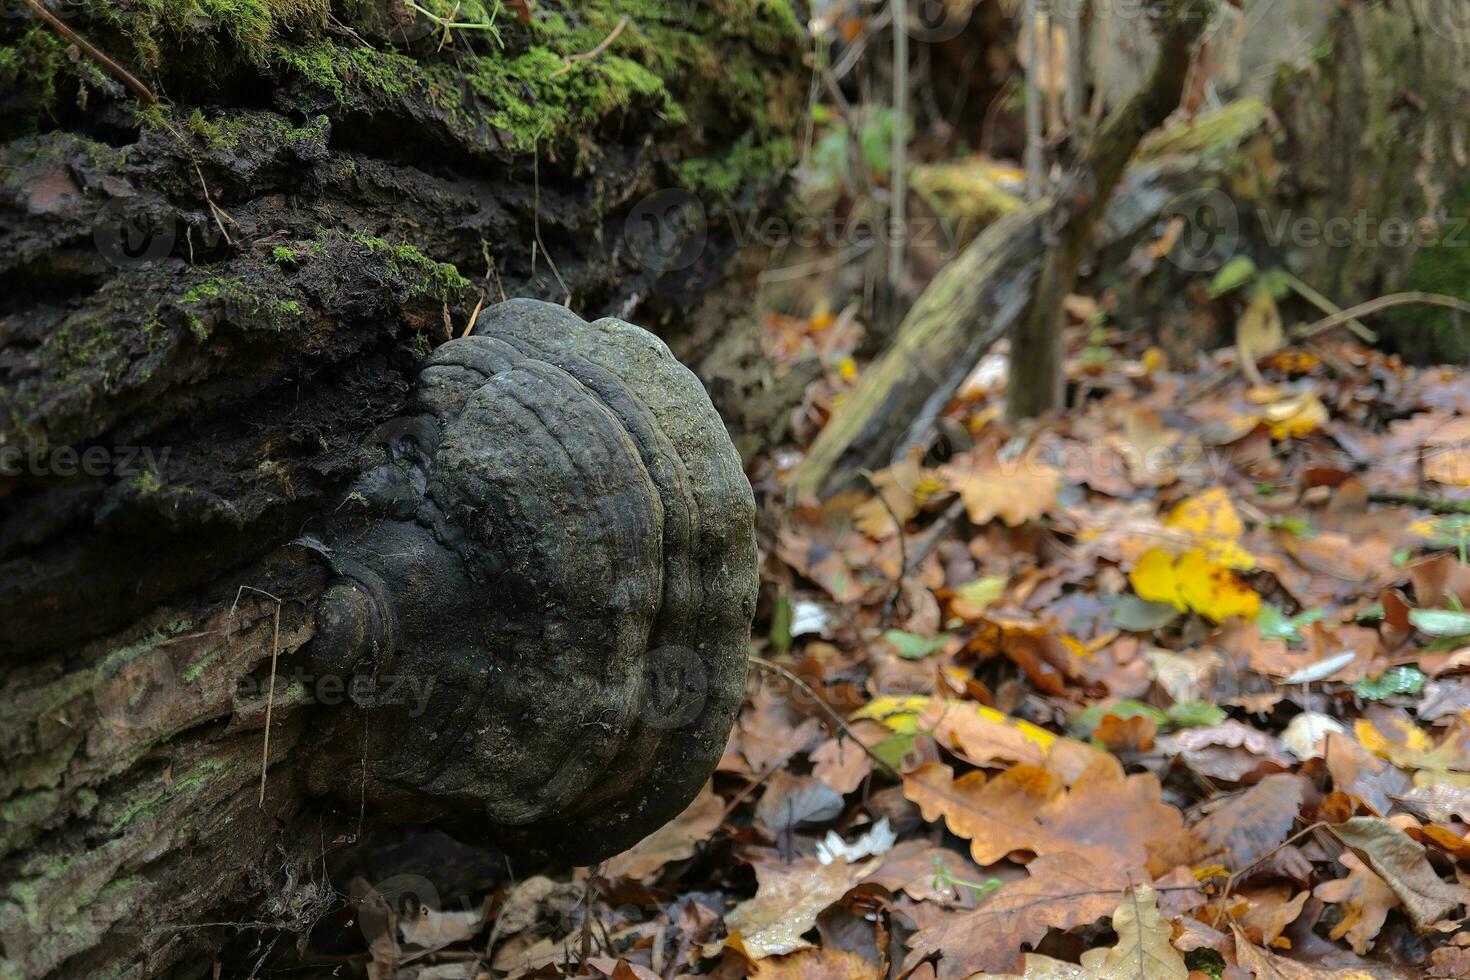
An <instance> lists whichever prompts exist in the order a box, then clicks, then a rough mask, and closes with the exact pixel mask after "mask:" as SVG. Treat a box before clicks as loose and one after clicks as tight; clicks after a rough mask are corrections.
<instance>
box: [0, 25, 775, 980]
mask: <svg viewBox="0 0 1470 980" xmlns="http://www.w3.org/2000/svg"><path fill="white" fill-rule="evenodd" d="M415 6H416V5H404V4H400V3H397V2H396V0H381V2H365V3H356V4H349V5H345V6H343V5H336V4H332V5H328V4H326V3H320V2H303V3H300V4H270V5H265V4H254V3H246V4H232V3H229V4H225V3H222V4H217V5H213V6H212V7H211V17H209V18H204V17H200V16H197V7H196V6H195V5H193V4H181V3H172V2H163V3H157V4H151V3H150V4H125V5H119V4H113V3H103V2H100V0H96V2H93V0H78V2H75V3H68V4H65V5H56V4H52V5H51V7H52V9H53V10H59V9H61V8H62V7H64V16H63V19H64V20H65V22H66V25H67V26H68V27H69V28H70V29H71V30H73V31H74V32H75V33H76V34H77V35H79V36H81V37H84V38H85V39H86V40H87V41H88V42H90V43H92V44H94V45H95V46H96V47H97V48H98V49H99V51H101V52H104V53H105V54H106V55H107V56H108V57H109V58H111V59H112V60H113V61H114V62H116V63H117V64H119V65H120V66H124V67H125V68H126V70H127V71H128V72H129V73H130V74H132V75H133V76H134V77H136V78H137V79H139V80H140V81H141V82H142V83H143V84H144V85H145V86H146V88H147V89H148V91H150V92H152V93H156V95H157V96H158V98H159V102H158V104H157V105H155V106H147V105H144V104H143V103H142V102H140V101H139V99H138V98H137V97H135V93H134V92H133V91H131V90H129V89H128V88H127V87H125V86H124V84H122V83H120V82H119V81H118V80H117V79H116V78H114V77H113V76H112V75H110V74H108V73H107V72H106V71H104V70H103V69H102V68H100V67H99V66H98V63H97V62H94V61H93V60H92V59H91V58H89V57H86V56H77V55H76V54H75V52H70V53H69V52H68V47H69V45H68V42H67V41H66V40H65V39H63V38H62V37H61V36H60V35H58V34H57V33H56V32H55V31H53V30H52V28H51V27H49V26H48V25H47V24H45V23H43V22H41V21H40V20H38V19H36V18H34V17H31V16H29V15H28V14H24V10H22V14H23V15H22V16H14V17H4V18H0V53H3V55H4V57H3V58H0V81H3V86H0V109H3V110H4V111H3V112H0V178H3V181H0V243H3V246H4V247H3V248H0V616H3V618H4V620H5V623H6V629H5V632H4V635H3V638H0V691H3V692H4V693H3V695H0V977H5V978H7V980H8V978H10V977H21V976H24V977H44V976H66V977H94V976H96V977H102V976H109V977H142V976H154V975H157V976H170V975H174V976H189V977H197V976H201V975H208V974H209V972H210V970H209V967H210V962H211V960H212V958H213V956H214V955H215V953H217V952H218V951H219V950H221V949H222V948H223V947H224V946H225V945H226V944H228V943H230V942H232V941H238V942H240V943H241V944H242V945H243V946H244V947H245V948H244V953H245V954H247V955H250V956H254V957H258V956H259V955H260V954H261V953H263V952H264V951H265V950H266V949H267V948H271V947H273V946H274V948H276V949H278V950H286V949H290V948H292V947H293V945H294V944H295V943H296V942H297V940H298V939H299V937H300V935H301V934H302V930H303V929H304V927H306V926H308V925H309V924H310V923H311V922H312V921H314V920H315V919H316V917H318V916H319V915H320V914H321V913H322V911H323V910H324V909H329V908H333V907H340V903H341V902H342V901H343V899H342V897H341V895H339V894H338V892H340V891H343V890H345V889H344V888H343V887H341V886H342V885H343V883H342V882H341V881H338V880H336V879H332V880H331V881H329V880H328V879H327V875H326V872H325V870H324V867H325V865H326V864H328V863H330V862H331V860H332V858H333V856H334V855H337V854H339V853H340V852H341V849H342V848H344V847H346V846H347V845H348V843H349V842H351V841H353V840H356V839H357V838H358V837H359V836H360V835H361V834H362V833H365V832H367V831H368V830H370V829H371V827H372V826H373V823H374V817H373V814H372V813H371V812H369V811H367V810H366V808H365V807H364V805H363V799H362V797H361V796H356V797H355V796H354V794H352V793H351V792H350V788H351V787H352V785H353V780H354V778H356V777H355V776H354V773H358V772H360V771H361V769H362V768H363V766H364V762H363V758H362V745H363V740H364V739H365V738H367V737H368V736H370V734H371V728H370V727H369V728H367V730H366V731H364V730H363V727H364V726H363V724H362V721H361V719H360V718H358V719H355V721H356V724H354V725H347V726H345V727H340V729H339V726H341V722H340V720H336V719H335V718H334V716H335V715H337V714H340V712H334V711H333V710H330V709H331V705H329V704H328V703H327V702H328V701H333V702H335V703H336V704H340V703H341V699H342V698H344V697H345V696H346V693H345V692H344V690H343V685H344V684H345V683H346V682H349V681H350V680H351V676H340V675H338V676H336V677H335V680H333V681H331V682H329V683H328V685H327V686H326V687H325V688H324V687H323V686H322V684H321V681H322V680H323V678H324V677H325V676H327V675H328V672H324V671H322V670H321V669H319V668H318V667H314V666H312V665H311V664H310V663H309V662H307V661H306V654H307V652H308V651H309V650H310V643H309V641H310V640H311V639H312V638H313V637H314V635H315V630H316V625H315V619H314V609H315V604H316V602H317V599H318V597H319V596H320V594H321V593H322V590H323V589H324V588H325V586H326V585H327V581H328V575H329V573H328V571H327V570H326V568H325V565H324V563H323V562H322V560H321V556H320V555H319V554H314V553H313V552H312V551H311V550H309V549H308V548H305V547H302V546H300V545H295V544H292V542H293V541H297V540H298V539H303V538H310V537H311V536H312V535H313V534H319V533H322V529H323V526H324V524H325V521H326V517H327V515H328V514H330V513H331V512H333V511H334V509H336V508H338V507H339V506H340V505H342V503H343V495H344V493H345V491H346V489H347V487H348V486H349V484H350V483H351V481H352V480H353V479H354V478H356V477H357V476H358V475H359V474H360V473H361V472H362V469H363V465H364V458H365V457H364V446H366V445H368V444H370V443H371V441H372V436H373V434H374V433H375V432H376V431H377V430H379V428H380V427H381V426H382V425H383V424H384V423H385V422H387V421H389V420H392V419H394V418H395V417H398V416H400V415H401V414H402V413H403V412H404V411H405V409H406V408H408V406H409V399H410V397H411V394H412V390H413V382H414V379H415V377H416V375H417V372H418V365H419V363H420V361H421V360H422V358H423V356H424V355H425V354H426V353H428V352H429V351H431V350H433V349H434V348H436V347H438V346H440V345H442V344H443V343H445V342H446V341H447V340H448V339H449V338H450V337H453V336H458V335H459V334H461V333H465V332H468V331H469V325H470V321H471V319H472V317H473V311H474V310H475V309H476V307H477V306H478V305H480V304H481V303H482V302H484V303H486V304H488V303H492V302H494V301H496V300H498V299H500V298H503V295H504V294H505V293H510V294H515V295H532V296H542V297H554V298H555V299H556V300H558V301H560V300H561V299H562V298H563V296H564V295H565V292H567V291H569V292H570V293H571V295H572V302H573V304H574V306H575V307H576V308H577V309H578V310H581V311H585V312H588V313H591V314H602V313H619V314H624V315H626V314H627V313H628V312H629V311H630V310H632V309H633V308H634V307H635V306H637V305H638V304H639V302H640V301H641V300H643V299H645V298H647V297H650V296H657V297H659V302H658V304H657V310H656V311H655V312H657V313H659V314H663V313H673V312H677V311H678V310H679V309H680V308H682V307H683V306H685V305H687V304H688V303H689V302H691V301H692V300H693V299H695V298H696V297H697V296H698V294H699V291H700V288H701V284H702V283H703V282H705V281H707V280H708V279H709V278H710V277H711V276H712V275H713V274H714V273H715V272H716V271H717V270H718V268H719V267H720V264H721V263H722V261H723V260H724V258H725V257H726V256H727V255H728V254H729V253H730V252H731V250H732V242H731V240H730V237H729V235H728V234H727V233H725V232H724V231H723V230H722V229H723V225H721V224H720V223H717V222H714V221H710V222H708V223H707V224H705V225H701V226H698V227H694V226H690V225H687V224H678V223H677V222H676V223H670V221H669V220H668V219H669V214H668V213H667V210H668V209H662V210H659V209H655V211H654V212H653V213H650V214H647V215H643V214H642V213H641V212H639V210H638V209H639V207H640V202H643V201H644V200H645V198H647V196H648V195H650V194H651V193H653V192H656V191H658V190H659V189H661V188H662V189H666V190H668V191H671V192H673V193H674V194H675V203H682V204H687V203H688V202H691V201H692V202H695V204H696V205H702V206H703V208H704V209H705V211H706V213H708V214H718V213H721V212H722V211H724V210H726V209H729V210H732V211H735V212H741V211H743V210H750V209H751V208H753V204H752V202H754V201H758V200H764V199H765V198H766V192H767V191H768V190H769V189H770V188H771V187H772V186H773V185H774V183H775V181H777V180H779V175H780V173H781V171H782V168H783V166H784V164H785V163H786V162H789V158H790V157H791V156H794V148H793V147H792V145H790V144H789V143H788V144H785V146H784V149H783V145H782V143H781V140H780V136H781V134H783V133H785V132H787V131H788V130H790V129H791V128H792V125H791V124H792V121H793V120H794V118H795V116H796V113H797V112H798V111H799V106H800V96H801V92H802V91H803V88H802V79H801V78H800V77H799V76H800V52H801V50H802V48H803V43H804V42H803V38H802V35H801V29H800V26H799V24H798V22H797V21H796V20H795V18H794V16H793V15H791V12H790V10H789V9H787V8H786V7H785V6H784V5H780V4H776V5H772V4H766V3H750V4H744V3H736V4H732V5H728V6H727V7H726V8H723V9H722V10H721V11H720V12H718V13H717V12H715V11H713V10H712V9H704V8H702V7H701V8H699V9H697V10H693V11H691V10H688V9H685V8H684V7H683V6H682V5H681V6H678V7H677V9H675V8H674V7H670V8H669V10H668V11H664V12H662V14H661V11H660V8H659V5H658V4H639V5H637V8H638V9H637V11H634V10H633V8H632V7H631V6H629V5H625V4H618V3H613V2H608V3H603V2H597V3H591V4H586V5H578V6H577V7H576V8H575V16H572V15H571V14H572V9H573V8H571V7H570V6H564V5H561V4H558V3H557V2H555V0H547V2H542V3H538V4H537V10H538V14H540V15H544V19H545V21H546V22H547V23H545V24H542V25H541V27H540V28H538V30H537V31H536V32H535V33H532V32H531V31H530V30H529V29H523V28H521V27H518V26H516V24H514V23H512V22H511V20H510V19H509V18H507V17H500V18H499V19H498V21H497V23H496V28H497V30H498V32H499V35H500V42H499V43H497V42H495V41H494V39H493V38H492V37H491V36H490V32H488V31H474V32H470V31H468V30H465V29H461V26H462V25H460V24H459V22H458V21H453V22H451V23H449V24H448V25H445V24H443V23H436V22H429V21H426V20H424V19H423V18H422V17H421V16H416V15H415V14H414V13H413V12H412V10H413V8H414V7H415ZM430 6H433V5H432V4H431V5H430ZM474 6H475V5H474V4H466V5H465V9H466V10H467V11H468V10H469V9H470V8H472V7H474ZM492 6H493V5H491V4H486V5H484V7H485V10H486V11H488V10H489V9H490V8H491V7H492ZM451 7H453V8H454V9H459V5H456V4H449V5H445V10H448V9H449V8H451ZM624 7H626V8H627V9H623V8H624ZM487 16H489V15H488V14H487ZM478 17H479V14H478V13H476V14H473V16H472V15H471V14H470V13H466V14H465V16H464V18H462V19H464V20H466V21H467V22H468V21H470V20H473V19H475V18H478ZM623 17H627V18H628V20H627V24H626V26H625V27H624V29H622V30H621V31H619V32H617V33H616V34H615V35H614V28H615V27H616V26H617V24H618V23H620V22H621V20H622V18H623ZM558 24H566V25H569V26H568V27H567V31H568V33H567V34H566V36H565V37H564V38H560V39H559V40H558V39H557V38H556V36H555V30H556V29H557V28H556V25H558ZM471 34H473V35H474V36H473V37H472V36H470V35H471ZM603 40H606V41H607V43H606V45H604V46H603V48H602V50H601V52H600V53H599V54H598V55H597V56H596V57H595V58H590V59H588V60H571V61H570V65H571V67H570V68H569V69H567V70H562V69H563V68H564V66H565V64H566V63H567V58H568V56H570V55H575V54H578V53H583V52H590V51H592V50H593V49H594V48H596V46H597V45H598V42H600V41H603ZM709 64H717V65H719V66H720V73H719V77H718V78H713V77H711V75H710V74H709V73H707V72H706V71H705V67H706V66H707V65H709ZM732 77H733V78H739V79H741V80H742V81H744V82H746V83H749V84H744V85H743V86H740V87H738V88H737V87H736V86H732V85H730V84H728V79H729V78H732ZM578 99H583V100H584V101H583V102H580V103H579V102H578V101H577V100H578ZM752 146H754V147H757V148H758V149H756V150H752ZM654 203H655V204H657V203H658V199H655V200H654ZM650 238H651V239H652V240H651V241H650ZM686 246H688V249H687V251H686ZM686 260H687V261H686ZM552 261H554V262H555V267H556V269H557V270H559V273H560V277H559V278H560V281H559V278H558V276H557V275H555V274H553V272H552V266H551V262H552ZM562 281H564V283H565V286H566V290H565V291H564V290H563V287H562V285H561V282H562ZM483 317H484V314H482V315H481V319H483ZM705 428H709V427H708V425H705ZM716 430H717V427H716ZM89 450H95V451H97V453H100V456H97V455H95V454H94V455H93V456H92V457H88V456H87V455H86V454H87V452H88V451H89ZM79 459H80V460H83V461H85V460H89V459H90V460H91V462H80V463H79ZM242 587H246V588H245V589H244V591H243V593H242V591H241V589H242ZM257 590H258V591H257ZM263 593H264V594H269V595H271V596H277V597H280V600H281V602H280V604H279V606H278V605H277V603H276V602H275V601H273V600H271V599H268V598H266V597H265V595H263ZM237 599H238V603H237ZM232 609H233V612H232ZM278 611H279V616H280V636H279V642H278V643H277V642H275V640H274V639H273V638H274V632H275V631H274V623H275V619H276V616H277V613H278ZM273 658H274V659H275V660H276V665H275V669H274V671H273V670H272V667H271V661H272V659H273ZM273 675H274V678H275V684H274V695H273V696H272V695H271V693H270V691H271V686H272V684H271V678H272V676H273ZM406 693H407V694H409V695H410V696H412V694H413V692H406ZM268 714H269V716H270V726H271V727H270V732H271V734H270V739H269V750H268V758H267V759H266V762H267V765H266V766H265V786H264V790H265V791H264V796H263V803H262V797H261V783H260V780H261V774H262V754H263V752H265V751H266V745H265V742H266V740H265V738H264V726H265V724H266V716H267V715H268ZM323 740H325V744H330V745H333V746H334V751H333V752H332V753H330V754H327V753H323V752H321V751H319V747H320V745H322V744H323ZM328 763H330V765H331V770H330V775H331V776H332V779H331V780H328V779H327V778H326V773H324V772H323V767H325V766H327V765H328ZM344 785H345V786H346V787H348V789H349V791H346V792H344V791H342V787H343V786H344ZM334 789H335V790H336V795H332V794H331V793H329V792H328V790H334ZM344 797H346V799H344ZM232 923H233V924H234V925H232ZM277 930H279V932H280V935H279V936H277V935H276V934H275V933H276V931H277ZM257 940H259V942H260V946H259V948H256V947H254V946H253V945H252V944H254V943H255V942H256V941H257Z"/></svg>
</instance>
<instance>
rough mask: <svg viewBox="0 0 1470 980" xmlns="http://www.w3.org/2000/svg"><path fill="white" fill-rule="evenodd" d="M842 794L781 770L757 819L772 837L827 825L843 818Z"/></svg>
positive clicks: (772, 780)
mask: <svg viewBox="0 0 1470 980" xmlns="http://www.w3.org/2000/svg"><path fill="white" fill-rule="evenodd" d="M844 806H845V803H844V801H843V799H842V794H841V793H839V792H837V791H836V790H835V789H833V788H832V787H831V786H828V785H827V784H826V783H824V782H822V781H821V780H820V779H817V778H816V777H815V776H793V775H792V774H791V773H790V772H788V771H787V770H785V769H778V770H777V771H776V772H775V773H774V774H773V775H772V776H771V778H770V780H769V781H768V783H767V786H766V791H765V793H764V794H763V795H762V796H761V798H760V802H759V803H757V804H756V807H755V819H756V821H757V822H759V823H760V825H761V826H762V827H764V828H765V829H766V830H767V831H769V832H770V833H772V834H782V833H786V832H787V831H791V830H795V829H796V828H797V827H802V826H805V825H807V824H816V823H827V822H828V821H830V820H835V819H837V818H838V817H839V816H841V815H842V810H843V807H844Z"/></svg>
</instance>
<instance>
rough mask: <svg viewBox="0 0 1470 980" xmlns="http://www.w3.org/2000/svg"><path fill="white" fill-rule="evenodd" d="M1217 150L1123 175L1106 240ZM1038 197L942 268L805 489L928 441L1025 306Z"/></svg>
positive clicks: (1168, 195) (824, 436)
mask: <svg viewBox="0 0 1470 980" xmlns="http://www.w3.org/2000/svg"><path fill="white" fill-rule="evenodd" d="M1218 166H1219V161H1218V157H1217V156H1216V155H1211V156H1208V157H1203V156H1177V157H1166V158H1162V159H1159V160H1149V161H1144V162H1140V163H1139V164H1138V165H1137V166H1135V167H1134V168H1133V169H1132V170H1130V171H1129V172H1128V174H1127V175H1126V176H1125V177H1124V179H1123V187H1122V188H1121V189H1120V190H1119V192H1118V193H1117V194H1116V195H1114V198H1113V201H1112V202H1111V203H1110V205H1109V207H1108V210H1107V213H1106V215H1105V216H1104V219H1103V227H1102V229H1101V232H1100V238H1101V239H1102V241H1103V242H1104V243H1109V242H1119V241H1124V240H1126V239H1128V238H1130V237H1132V236H1134V235H1137V234H1138V233H1139V232H1140V231H1141V230H1143V229H1145V228H1151V227H1152V226H1153V224H1154V222H1155V221H1156V220H1157V219H1158V218H1159V217H1160V216H1161V215H1162V214H1164V213H1165V212H1166V210H1167V209H1168V208H1169V207H1170V205H1171V204H1173V203H1174V202H1175V201H1176V199H1177V195H1178V194H1179V193H1180V192H1181V191H1183V190H1184V189H1186V188H1190V187H1194V186H1197V185H1198V184H1199V183H1200V182H1201V181H1208V180H1210V179H1212V176H1213V175H1214V174H1216V173H1217V168H1218ZM1050 206H1051V205H1050V201H1049V200H1043V201H1039V202H1037V203H1035V204H1032V205H1029V206H1027V207H1026V208H1025V209H1023V210H1021V211H1016V212H1013V213H1011V214H1007V215H1005V216H1004V217H1001V218H1000V219H998V220H997V221H996V222H995V223H994V224H992V225H990V226H989V227H988V228H986V229H985V231H983V232H982V233H981V234H980V235H979V236H977V237H976V238H975V240H974V241H973V242H971V243H970V244H969V245H968V246H966V248H965V249H964V250H963V251H962V252H961V253H960V254H959V255H958V256H957V257H956V258H955V259H954V261H952V262H950V263H949V264H948V265H947V266H945V267H944V269H942V270H941V271H940V273H939V274H938V275H937V276H935V278H934V280H933V281H932V282H931V283H930V284H929V286H928V288H927V289H925V290H924V292H923V294H921V295H920V296H919V299H918V300H917V301H916V302H915V303H914V306H913V308H912V309H911V310H910V311H909V313H908V315H907V316H906V317H905V318H904V320H903V323H902V324H901V325H900V327H899V329H898V334H897V336H896V338H895V340H894V342H893V345H892V346H891V347H889V348H888V350H886V351H885V352H884V353H883V354H882V355H881V356H880V357H879V358H878V359H877V360H875V361H874V362H873V363H872V364H871V365H870V366H869V367H868V369H867V370H866V371H865V372H864V373H863V376H862V378H861V379H860V380H859V382H858V384H857V386H856V387H855V388H854V389H853V390H852V391H851V392H849V393H848V394H847V395H846V397H845V399H844V400H843V401H842V402H841V403H840V405H839V406H838V408H837V410H836V412H835V414H834V415H833V417H832V420H831V421H830V422H828V424H827V425H826V427H825V428H823V429H822V431H821V433H820V434H819V435H818V436H817V439H816V441H815V442H814V443H813V444H812V447H811V450H810V451H809V452H808V453H807V456H806V458H805V459H804V460H803V461H802V462H801V464H800V465H798V467H797V469H796V471H795V473H794V474H793V478H792V479H793V482H792V486H793V487H794V489H795V492H796V493H797V494H798V495H799V496H802V495H825V494H829V493H832V492H836V491H838V490H841V489H844V488H848V487H851V486H853V485H855V484H856V481H857V480H858V479H859V475H860V473H861V471H862V470H864V469H881V468H882V467H884V466H888V465H890V464H891V463H893V462H894V461H896V460H897V459H898V458H900V457H901V456H902V454H903V452H904V450H905V447H907V446H910V445H913V444H915V443H923V444H926V445H927V444H928V442H930V441H931V440H932V439H933V436H934V433H933V431H932V428H933V420H934V419H935V417H936V416H938V415H939V413H940V412H942V411H943V410H944V407H945V405H946V404H947V403H948V401H949V399H950V398H951V397H953V395H954V392H955V390H956V389H957V388H958V387H959V385H960V383H961V382H962V381H963V380H964V379H965V376H966V375H967V374H968V373H969V372H970V370H971V369H973V368H974V366H975V363H976V361H977V360H978V359H979V357H980V356H981V355H982V354H983V353H984V352H985V351H986V350H987V349H988V348H989V347H990V346H991V345H992V344H994V343H995V342H996V341H997V340H999V339H1000V338H1001V337H1003V336H1005V335H1006V333H1007V332H1008V331H1009V330H1010V329H1011V327H1012V326H1014V325H1015V324H1016V323H1017V322H1018V321H1019V320H1020V318H1021V317H1022V316H1023V315H1024V314H1025V311H1026V309H1027V306H1028V304H1029V303H1030V301H1031V297H1032V295H1033V292H1034V288H1035V287H1034V283H1035V281H1036V277H1037V275H1038V273H1039V272H1040V269H1041V262H1042V258H1043V255H1044V252H1045V243H1044V238H1043V235H1042V230H1041V220H1042V218H1043V216H1044V215H1045V214H1046V213H1047V209H1048V208H1049V207H1050Z"/></svg>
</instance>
